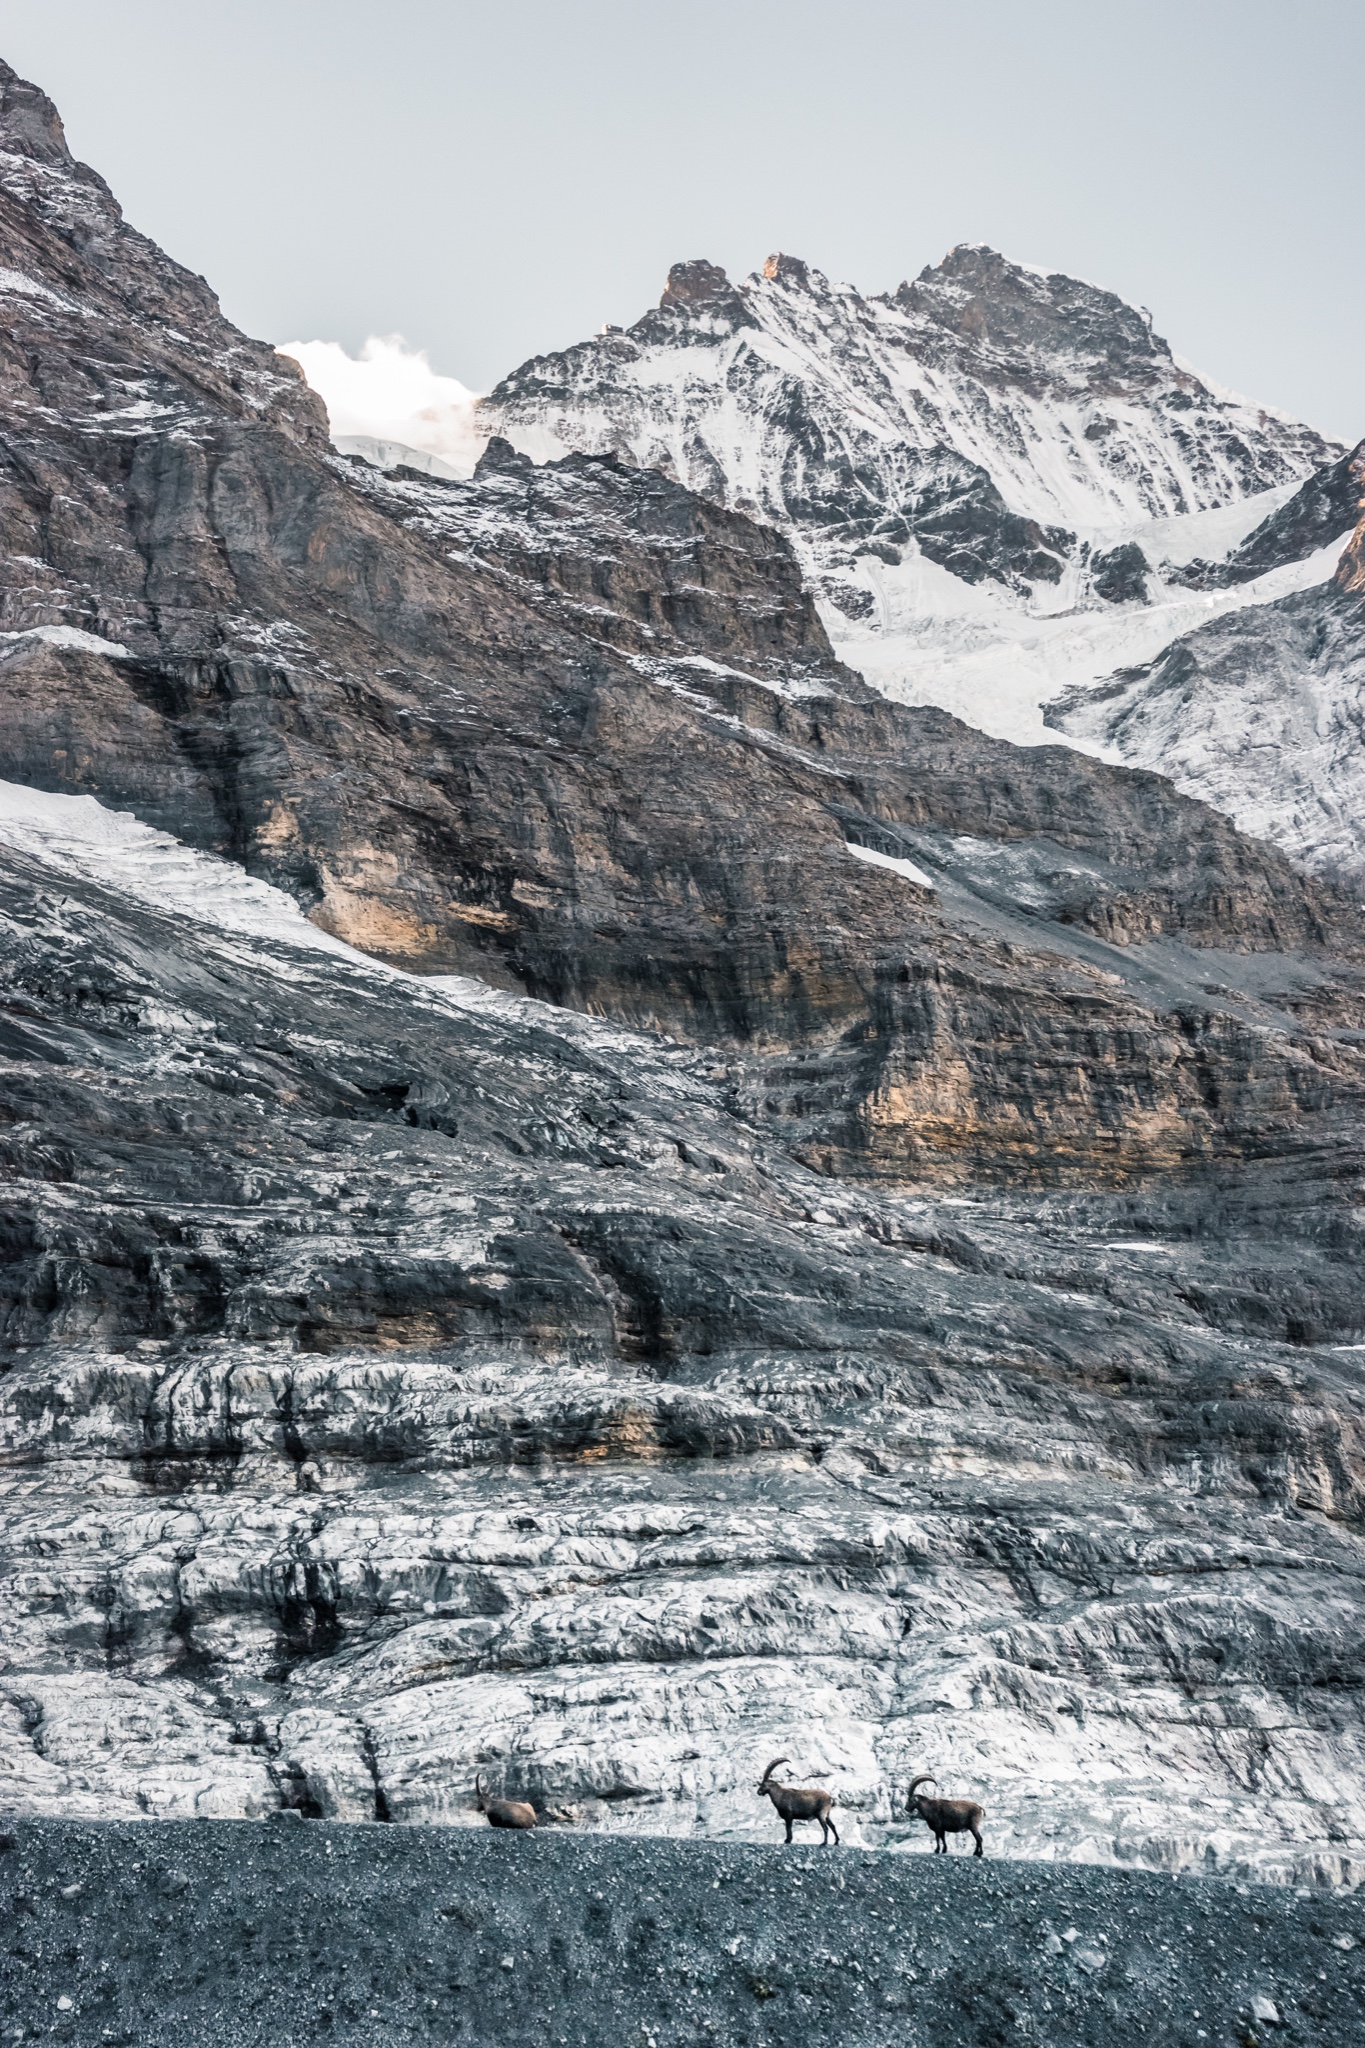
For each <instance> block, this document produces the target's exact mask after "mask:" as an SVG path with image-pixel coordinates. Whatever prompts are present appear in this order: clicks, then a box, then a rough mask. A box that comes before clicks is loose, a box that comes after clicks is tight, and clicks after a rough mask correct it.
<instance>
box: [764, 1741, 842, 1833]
mask: <svg viewBox="0 0 1365 2048" xmlns="http://www.w3.org/2000/svg"><path fill="white" fill-rule="evenodd" d="M786 1762H787V1758H786V1757H784V1756H775V1757H774V1758H773V1760H772V1762H771V1763H770V1764H769V1766H768V1768H767V1770H766V1771H765V1772H764V1773H763V1778H762V1781H761V1783H760V1785H759V1788H758V1789H759V1792H760V1793H764V1792H766V1793H767V1795H768V1797H769V1799H771V1800H772V1803H773V1805H774V1806H775V1807H776V1808H777V1810H778V1813H779V1814H780V1815H781V1816H782V1819H783V1820H784V1821H785V1822H786V1823H787V1840H788V1841H790V1840H791V1838H792V1822H793V1821H794V1820H818V1821H819V1823H820V1830H821V1832H820V1840H821V1842H822V1843H824V1844H825V1846H826V1847H828V1845H829V1838H830V1836H831V1835H833V1837H834V1839H835V1841H836V1842H837V1841H838V1839H839V1830H838V1828H836V1827H835V1825H834V1822H833V1821H832V1820H831V1819H830V1817H829V1810H830V1808H831V1806H833V1804H834V1794H833V1793H832V1792H819V1791H817V1790H815V1788H814V1787H811V1786H798V1785H779V1784H778V1782H777V1780H776V1778H775V1777H774V1776H773V1772H774V1771H775V1770H776V1769H777V1767H778V1765H779V1764H784V1763H786Z"/></svg>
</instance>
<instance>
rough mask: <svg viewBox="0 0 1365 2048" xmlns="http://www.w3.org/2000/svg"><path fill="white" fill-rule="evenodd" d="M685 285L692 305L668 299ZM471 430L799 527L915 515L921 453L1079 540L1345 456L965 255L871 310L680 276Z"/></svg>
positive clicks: (1061, 300)
mask: <svg viewBox="0 0 1365 2048" xmlns="http://www.w3.org/2000/svg"><path fill="white" fill-rule="evenodd" d="M703 268H704V269H705V270H706V271H707V273H708V275H707V278H706V279H705V280H702V281H701V284H705V285H706V286H707V287H709V288H708V289H706V290H703V289H702V288H701V284H699V283H698V281H696V280H694V279H692V278H690V277H684V278H683V279H682V280H681V282H682V286H683V289H682V290H679V289H678V288H677V284H676V281H677V280H678V276H679V273H680V272H687V273H690V272H695V271H699V270H701V269H703ZM480 417H481V419H482V420H483V421H484V422H485V423H490V424H492V425H493V426H494V427H495V428H496V430H497V431H499V432H501V433H503V434H505V435H506V436H507V437H508V438H509V439H511V440H512V441H513V443H514V444H515V445H517V446H519V447H522V448H523V449H524V452H526V453H529V454H533V455H535V456H537V457H539V458H542V459H543V458H544V457H545V456H548V455H551V454H555V453H561V454H562V453H565V452H567V451H568V450H570V449H573V448H578V449H587V450H589V451H590V452H605V451H606V450H608V449H611V450H614V451H615V452H616V453H617V454H619V455H620V456H621V457H622V458H623V459H625V460H629V461H633V462H636V463H639V464H641V465H643V466H645V467H666V468H669V469H671V470H672V471H673V473H674V474H676V475H677V476H678V477H679V478H680V480H681V481H683V482H685V483H687V484H689V485H690V486H691V487H692V488H693V489H698V490H702V491H704V492H706V493H708V494H709V495H712V496H717V495H722V494H723V495H724V496H725V497H726V498H727V499H728V500H729V501H730V502H735V503H737V502H740V501H741V500H747V501H748V502H750V503H751V504H752V505H754V506H755V507H756V508H757V509H758V510H759V511H760V512H762V513H763V514H764V515H765V516H767V517H769V518H774V519H777V520H779V521H780V522H781V523H783V524H787V523H789V522H791V523H796V524H799V525H811V524H815V523H822V524H823V523H838V521H839V518H840V516H841V515H842V516H843V517H844V518H846V519H848V518H856V517H858V516H859V514H860V513H861V512H863V511H870V510H872V509H873V508H874V507H876V508H878V509H879V510H880V512H881V513H882V514H883V515H894V514H897V513H901V514H904V513H905V512H906V511H907V510H908V509H913V508H909V507H907V505H906V503H905V500H906V499H907V497H910V496H913V492H914V487H915V483H916V479H917V471H918V468H919V465H918V464H917V463H916V461H915V459H914V458H915V456H916V455H920V456H922V455H925V454H927V453H929V452H930V451H951V452H952V453H953V454H955V455H956V456H957V457H959V458H960V459H961V461H962V462H964V463H966V464H969V465H975V466H977V467H979V468H981V469H983V470H985V471H986V472H987V473H988V475H989V477H990V478H991V480H992V481H993V483H994V484H995V485H996V487H997V488H998V490H999V491H1000V493H1001V494H1002V495H1003V498H1004V500H1005V501H1006V503H1007V505H1008V507H1009V509H1010V510H1011V511H1012V512H1014V513H1017V514H1019V515H1022V516H1023V517H1024V518H1026V519H1031V520H1034V521H1036V522H1038V523H1040V524H1044V525H1048V524H1058V523H1062V524H1065V525H1066V526H1067V527H1068V528H1071V529H1075V530H1077V531H1082V532H1083V531H1089V530H1091V529H1107V528H1110V527H1114V526H1116V525H1122V524H1125V523H1129V522H1132V521H1135V520H1145V519H1166V518H1171V517H1174V516H1180V515H1183V514H1186V513H1190V512H1206V511H1210V510H1213V509H1215V508H1216V507H1218V506H1222V505H1226V504H1229V503H1231V502H1233V501H1234V500H1236V499H1239V498H1242V497H1246V496H1251V495H1254V494H1256V493H1257V492H1259V491H1263V490H1268V489H1272V488H1274V487H1275V486H1276V485H1278V484H1284V483H1288V482H1293V481H1297V480H1299V479H1300V478H1302V477H1304V476H1306V475H1307V474H1308V473H1309V472H1310V471H1311V470H1312V469H1314V468H1316V467H1318V466H1320V465H1321V464H1322V463H1323V462H1325V461H1326V460H1327V459H1328V458H1329V457H1330V456H1331V455H1333V454H1338V453H1340V450H1338V449H1336V448H1335V447H1334V445H1333V444H1330V443H1328V442H1327V441H1325V440H1324V439H1323V437H1322V436H1321V435H1319V434H1316V433H1315V432H1314V431H1313V430H1312V429H1311V428H1309V427H1306V426H1303V425H1300V424H1298V423H1296V422H1293V421H1289V420H1286V419H1284V418H1282V417H1281V416H1280V415H1278V414H1275V413H1272V412H1270V411H1269V410H1268V409H1266V408H1264V407H1260V406H1255V405H1251V404H1249V403H1247V402H1246V401H1243V400H1235V399H1232V398H1230V397H1222V396H1219V395H1217V394H1216V393H1215V392H1214V391H1213V390H1212V389H1211V388H1210V386H1209V385H1208V384H1207V383H1205V382H1204V381H1203V380H1201V379H1200V378H1199V377H1197V376H1196V375H1195V374H1194V373H1193V372H1191V371H1190V370H1188V369H1185V368H1182V367H1181V366H1180V365H1179V364H1178V363H1177V361H1176V359H1175V358H1174V357H1173V355H1172V353H1171V351H1170V349H1169V348H1168V347H1167V345H1166V343H1165V342H1164V341H1162V340H1161V339H1160V338H1159V337H1158V336H1157V335H1155V334H1154V333H1153V332H1152V329H1151V327H1150V324H1149V323H1148V321H1147V320H1146V319H1144V317H1143V316H1142V314H1141V313H1139V312H1137V311H1136V310H1135V309H1134V308H1132V307H1130V306H1125V305H1124V303H1123V301H1122V300H1120V299H1118V298H1117V297H1116V296H1115V295H1114V294H1112V293H1108V292H1103V291H1099V290H1097V289H1096V288H1095V287H1094V286H1090V285H1083V284H1080V283H1078V282H1077V281H1076V280H1075V279H1071V278H1066V277H1060V276H1050V277H1043V276H1040V275H1039V274H1038V273H1036V272H1032V271H1028V270H1025V269H1024V268H1022V267H1021V266H1019V265H1017V264H1011V263H1008V262H1006V261H1005V259H1003V258H1001V257H999V256H996V255H995V254H994V253H993V252H992V251H989V250H980V249H967V248H959V249H955V250H953V251H952V252H951V253H950V254H949V255H948V256H947V257H946V258H945V259H944V261H943V263H942V264H940V265H939V266H938V267H937V268H936V269H934V270H926V271H924V272H923V273H921V275H920V277H919V278H918V279H917V280H916V281H915V283H914V284H913V285H902V286H901V288H900V290H899V291H898V292H897V293H895V294H894V295H892V296H890V297H881V298H867V299H865V298H863V297H862V296H861V295H860V294H859V293H858V292H856V291H855V290H854V289H853V288H852V287H851V286H847V285H831V284H830V282H829V280H828V279H827V278H825V277H824V276H823V275H822V274H821V273H820V272H819V271H818V270H814V269H812V268H811V267H810V266H808V265H806V264H804V263H801V262H799V261H797V260H796V259H794V258H791V257H773V258H770V259H769V261H768V263H767V265H766V266H765V268H764V270H763V272H762V273H761V274H755V275H753V276H751V277H749V278H747V279H745V280H744V282H743V283H742V284H739V285H735V286H731V285H730V284H729V283H728V281H727V280H725V279H724V277H723V274H722V273H720V272H717V271H714V270H713V269H712V267H711V266H700V265H680V266H675V271H674V272H673V273H672V274H671V279H670V287H669V289H668V290H667V291H666V292H665V294H664V299H663V302H662V304H661V306H660V308H659V309H658V310H657V311H656V312H654V313H649V314H646V315H645V316H644V318H643V319H642V320H640V321H637V322H636V324H635V326H634V327H632V328H630V329H629V330H628V331H627V332H625V333H611V334H606V335H603V336H599V337H597V338H596V339H594V340H592V341H588V342H584V343H582V344H580V345H579V346H578V347H576V348H573V349H570V350H568V351H566V352H565V353H564V354H562V355H558V356H549V357H542V358H539V359H537V360H535V361H532V362H529V363H527V364H525V365H523V367H522V368H521V369H520V370H517V371H516V372H514V373H513V375H512V376H510V377H508V378H506V379H504V381H503V382H502V383H501V384H499V385H498V386H497V387H496V388H495V389H494V391H493V392H491V393H490V395H489V396H488V398H487V399H485V400H484V401H483V403H482V405H481V407H480Z"/></svg>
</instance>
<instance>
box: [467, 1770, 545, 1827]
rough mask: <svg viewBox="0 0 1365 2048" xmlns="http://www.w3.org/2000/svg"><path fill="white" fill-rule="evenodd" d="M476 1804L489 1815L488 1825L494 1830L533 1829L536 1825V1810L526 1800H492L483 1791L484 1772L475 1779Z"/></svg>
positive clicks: (480, 1810) (481, 1811) (482, 1811)
mask: <svg viewBox="0 0 1365 2048" xmlns="http://www.w3.org/2000/svg"><path fill="white" fill-rule="evenodd" d="M474 1804H475V1806H476V1807H477V1808H478V1810H479V1812H480V1813H486V1814H487V1815H488V1825H489V1826H490V1827H493V1828H533V1827H534V1826H535V1824H536V1810H535V1808H534V1806H528V1805H527V1804H526V1801H525V1800H524V1799H490V1798H489V1796H488V1794H487V1793H486V1792H485V1791H484V1789H483V1774H482V1772H480V1773H478V1774H477V1775H476V1776H475V1779H474Z"/></svg>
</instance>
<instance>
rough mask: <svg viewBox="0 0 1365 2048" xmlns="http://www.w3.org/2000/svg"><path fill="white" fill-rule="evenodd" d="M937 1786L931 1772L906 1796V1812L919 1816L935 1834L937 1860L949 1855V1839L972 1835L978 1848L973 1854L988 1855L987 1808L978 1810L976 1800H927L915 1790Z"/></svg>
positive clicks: (979, 1807)
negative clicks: (983, 1828)
mask: <svg viewBox="0 0 1365 2048" xmlns="http://www.w3.org/2000/svg"><path fill="white" fill-rule="evenodd" d="M937 1783H938V1780H937V1779H936V1778H931V1777H930V1776H929V1775H928V1773H927V1772H926V1773H925V1775H924V1776H923V1777H922V1778H916V1780H915V1784H914V1785H912V1786H911V1787H910V1790H909V1792H908V1793H907V1794H906V1798H905V1810H906V1812H907V1813H917V1814H918V1815H919V1817H920V1819H921V1820H922V1821H923V1822H924V1825H925V1826H926V1827H927V1828H930V1829H931V1830H932V1831H933V1836H934V1854H935V1856H937V1855H938V1854H939V1853H940V1851H941V1852H942V1854H943V1855H945V1856H946V1855H947V1853H948V1841H947V1838H948V1836H949V1835H965V1834H968V1833H970V1834H973V1835H975V1837H976V1848H975V1850H974V1852H973V1853H974V1854H975V1855H977V1856H982V1855H984V1854H985V1851H984V1850H983V1848H982V1846H981V1823H982V1821H983V1820H984V1819H985V1818H986V1809H985V1807H984V1806H978V1805H977V1803H976V1801H975V1800H974V1799H926V1798H925V1796H924V1794H923V1793H922V1792H917V1791H916V1790H915V1785H935V1784H937Z"/></svg>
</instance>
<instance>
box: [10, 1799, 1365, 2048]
mask: <svg viewBox="0 0 1365 2048" xmlns="http://www.w3.org/2000/svg"><path fill="white" fill-rule="evenodd" d="M926 1842H927V1837H926ZM0 1930H2V1932H3V1939H0V2011H3V2013H4V2015H5V2020H4V2032H5V2034H6V2036H7V2037H9V2038H12V2039H14V2040H16V2041H17V2040H19V2039H22V2038H25V2037H27V2038H30V2039H35V2040H36V2039H57V2040H61V2041H68V2042H72V2043H85V2042H91V2043H100V2044H101V2048H104V2044H109V2048H141V2044H143V2043H148V2044H151V2043H156V2044H158V2048H161V2044H170V2043H176V2042H186V2043H188V2042H193V2043H194V2048H254V2044H257V2043H262V2044H264V2043H270V2044H272V2048H277V2044H278V2048H284V2044H292V2048H300V2044H303V2043H312V2042H316V2041H329V2042H330V2041H345V2042H348V2043H355V2044H361V2043H376V2044H378V2043H389V2042H411V2041H422V2042H430V2043H442V2042H459V2043H461V2044H471V2048H482V2044H488V2048H513V2044H517V2048H520V2044H527V2048H530V2044H533V2043H534V2044H536V2048H541V2044H546V2048H599V2044H604V2043H611V2044H613V2048H616V2044H619V2048H626V2044H639V2048H673V2044H684V2043H686V2044H691V2043H702V2042H709V2043H717V2044H721V2043H723V2044H726V2048H739V2044H746V2048H747V2044H753V2048H769V2044H772V2048H778V2044H786V2043H792V2044H797V2043H804V2042H807V2041H814V2040H816V2039H821V2040H825V2039H833V2040H837V2041H838V2042H840V2043H841V2044H843V2048H881V2044H888V2048H889V2044H892V2043H895V2044H923V2048H939V2044H942V2048H977V2044H981V2048H994V2044H1004V2043H1010V2042H1035V2043H1038V2044H1040V2048H1041V2044H1046V2048H1060V2044H1062V2043H1070V2042H1075V2043H1088V2044H1093V2048H1124V2044H1127V2043H1129V2042H1138V2041H1142V2042H1144V2043H1146V2044H1149V2048H1155V2044H1168V2043H1169V2044H1172V2048H1175V2044H1180V2048H1201V2044H1202V2048H1234V2044H1235V2048H1265V2044H1269V2043H1271V2042H1283V2043H1285V2044H1288V2043H1291V2042H1293V2043H1303V2044H1308V2043H1314V2044H1322V2048H1348V2044H1354V2043H1358V2042H1359V2040H1360V2038H1361V2020H1360V2014H1361V2011H1362V2009H1365V1909H1363V1908H1362V1906H1361V1903H1360V1902H1359V1900H1358V1899H1357V1898H1356V1897H1355V1896H1353V1895H1351V1894H1347V1893H1310V1892H1308V1891H1306V1890H1300V1891H1298V1892H1287V1891H1284V1890H1281V1889H1271V1888H1269V1887H1259V1886H1245V1885H1237V1886H1234V1885H1230V1884H1227V1883H1224V1882H1221V1881H1218V1880H1214V1879H1192V1878H1188V1877H1186V1878H1179V1879H1177V1878H1169V1877H1165V1876H1162V1875H1157V1874H1153V1873H1151V1872H1146V1871H1137V1870H1122V1869H1114V1868H1104V1867H1092V1868H1085V1867H1081V1866H1077V1865H1060V1866H1059V1865H1048V1864H1042V1863H1007V1862H996V1861H992V1860H991V1859H989V1858H987V1859H985V1860H982V1861H977V1860H975V1859H974V1858H972V1857H970V1856H963V1855H961V1854H959V1855H957V1856H954V1857H952V1858H951V1861H948V1860H939V1861H934V1860H933V1859H932V1858H931V1857H930V1855H929V1853H928V1850H927V1847H926V1849H925V1850H924V1851H921V1852H919V1853H905V1854H899V1855H896V1854H875V1853H867V1852H863V1851H856V1850H854V1851H850V1850H835V1849H830V1850H828V1851H822V1850H819V1849H815V1848H812V1847H810V1846H808V1845H807V1846H801V1845H799V1844H798V1845H797V1846H795V1847H793V1848H792V1849H791V1850H785V1849H783V1848H782V1847H781V1846H780V1845H774V1846H773V1847H772V1848H756V1847H753V1846H748V1845H739V1844H723V1843H705V1842H696V1843H679V1842H676V1841H667V1840H657V1839H654V1840H638V1839H637V1840H628V1839H610V1838H605V1837H603V1836H601V1835H596V1836H594V1837H591V1838H586V1837H584V1836H581V1835H575V1834H572V1833H570V1832H569V1831H568V1830H558V1829H546V1830H543V1831H540V1832H538V1833H536V1834H535V1835H533V1836H521V1835H515V1836H508V1835H499V1834H495V1833H492V1832H489V1831H485V1830H483V1829H475V1828H406V1827H404V1828H399V1827H392V1826H389V1827H385V1826H380V1825H373V1826H366V1825H349V1826H346V1825H334V1824H330V1823H325V1822H316V1823H309V1822H303V1821H298V1820H290V1821H276V1822H271V1823H253V1822H244V1821H200V1822H193V1823H183V1824H175V1823H170V1824H167V1823H154V1822H147V1823H139V1822H134V1823H99V1822H91V1823H79V1822H64V1821H41V1822H33V1821H30V1822H19V1823H16V1824H14V1825H12V1826H11V1827H9V1828H8V1829H7V1830H5V1832H4V1833H3V1835H0ZM1272 2015H1273V2017H1272Z"/></svg>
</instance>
